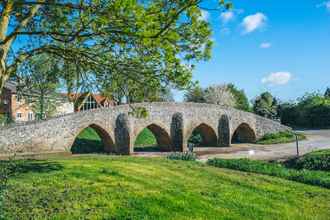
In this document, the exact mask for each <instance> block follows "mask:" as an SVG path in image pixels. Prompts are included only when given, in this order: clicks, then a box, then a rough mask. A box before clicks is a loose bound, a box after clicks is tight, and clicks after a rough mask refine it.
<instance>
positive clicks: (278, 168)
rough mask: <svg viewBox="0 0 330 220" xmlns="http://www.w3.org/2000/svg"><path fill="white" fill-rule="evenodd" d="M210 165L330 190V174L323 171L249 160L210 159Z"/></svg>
mask: <svg viewBox="0 0 330 220" xmlns="http://www.w3.org/2000/svg"><path fill="white" fill-rule="evenodd" d="M207 164H208V165H211V166H215V167H220V168H228V169H233V170H240V171H245V172H252V173H260V174H265V175H269V176H276V177H280V178H283V179H287V180H292V181H296V182H301V183H305V184H309V185H315V186H321V187H325V188H329V189H330V173H327V172H322V171H310V170H295V169H288V168H286V167H285V166H284V165H282V164H280V163H269V162H264V161H256V160H249V159H231V160H225V159H217V158H216V159H210V160H208V162H207Z"/></svg>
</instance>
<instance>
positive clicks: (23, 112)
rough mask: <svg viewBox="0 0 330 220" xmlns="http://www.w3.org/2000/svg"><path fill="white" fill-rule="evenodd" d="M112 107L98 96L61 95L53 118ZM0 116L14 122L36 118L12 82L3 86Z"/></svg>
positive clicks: (87, 94)
mask: <svg viewBox="0 0 330 220" xmlns="http://www.w3.org/2000/svg"><path fill="white" fill-rule="evenodd" d="M114 105H115V102H114V101H112V100H110V99H108V98H106V97H103V96H101V95H99V94H92V93H83V94H70V95H68V94H61V98H60V100H59V104H58V105H57V106H56V110H55V112H54V116H58V115H65V114H69V113H73V112H79V111H84V110H89V109H96V108H106V107H110V106H114ZM0 116H2V118H3V117H5V118H10V119H11V120H12V121H15V122H25V121H33V120H35V118H36V117H35V113H34V112H33V109H32V106H31V104H29V103H28V102H27V101H26V100H25V99H23V98H22V97H21V96H19V95H18V94H17V89H16V84H15V83H14V82H7V83H6V84H5V87H4V89H3V93H2V95H1V102H0Z"/></svg>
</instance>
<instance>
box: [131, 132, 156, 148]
mask: <svg viewBox="0 0 330 220" xmlns="http://www.w3.org/2000/svg"><path fill="white" fill-rule="evenodd" d="M155 145H157V140H156V138H155V135H154V134H153V133H152V132H151V131H150V130H149V129H148V128H145V129H143V130H142V131H141V132H140V134H139V135H138V136H137V137H136V139H135V143H134V146H135V147H136V146H155Z"/></svg>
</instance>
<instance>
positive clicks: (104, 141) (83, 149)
mask: <svg viewBox="0 0 330 220" xmlns="http://www.w3.org/2000/svg"><path fill="white" fill-rule="evenodd" d="M87 128H92V129H93V130H94V131H95V132H96V134H97V135H98V136H99V137H100V139H101V146H102V147H103V149H102V150H103V151H99V150H100V149H98V151H95V150H96V149H93V148H91V146H93V145H99V143H97V141H95V140H89V139H88V138H86V139H85V138H84V137H83V138H82V139H78V136H79V135H80V134H81V132H82V131H84V130H85V129H87ZM79 140H84V144H85V145H87V146H79V145H82V141H79ZM77 141H78V143H76V142H77ZM89 145H90V146H89ZM70 151H71V152H72V153H73V154H77V153H95V152H105V153H114V152H115V144H114V142H113V140H112V138H111V136H110V135H109V133H108V132H107V131H106V130H105V129H104V128H102V127H101V126H100V125H97V124H94V123H93V124H90V125H88V126H86V127H84V128H83V129H80V130H79V132H78V134H77V135H76V136H75V139H74V141H73V143H72V144H71V146H70Z"/></svg>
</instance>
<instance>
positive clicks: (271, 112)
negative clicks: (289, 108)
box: [253, 92, 278, 119]
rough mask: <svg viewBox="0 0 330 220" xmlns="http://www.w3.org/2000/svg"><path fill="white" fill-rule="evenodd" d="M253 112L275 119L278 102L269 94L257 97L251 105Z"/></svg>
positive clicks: (265, 93)
mask: <svg viewBox="0 0 330 220" xmlns="http://www.w3.org/2000/svg"><path fill="white" fill-rule="evenodd" d="M253 111H254V113H256V114H257V115H260V116H263V117H266V118H270V119H276V118H277V117H278V112H277V111H278V102H277V100H276V98H274V97H273V96H272V94H270V93H269V92H264V93H262V94H261V95H260V96H258V97H257V98H256V99H255V101H254V103H253Z"/></svg>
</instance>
